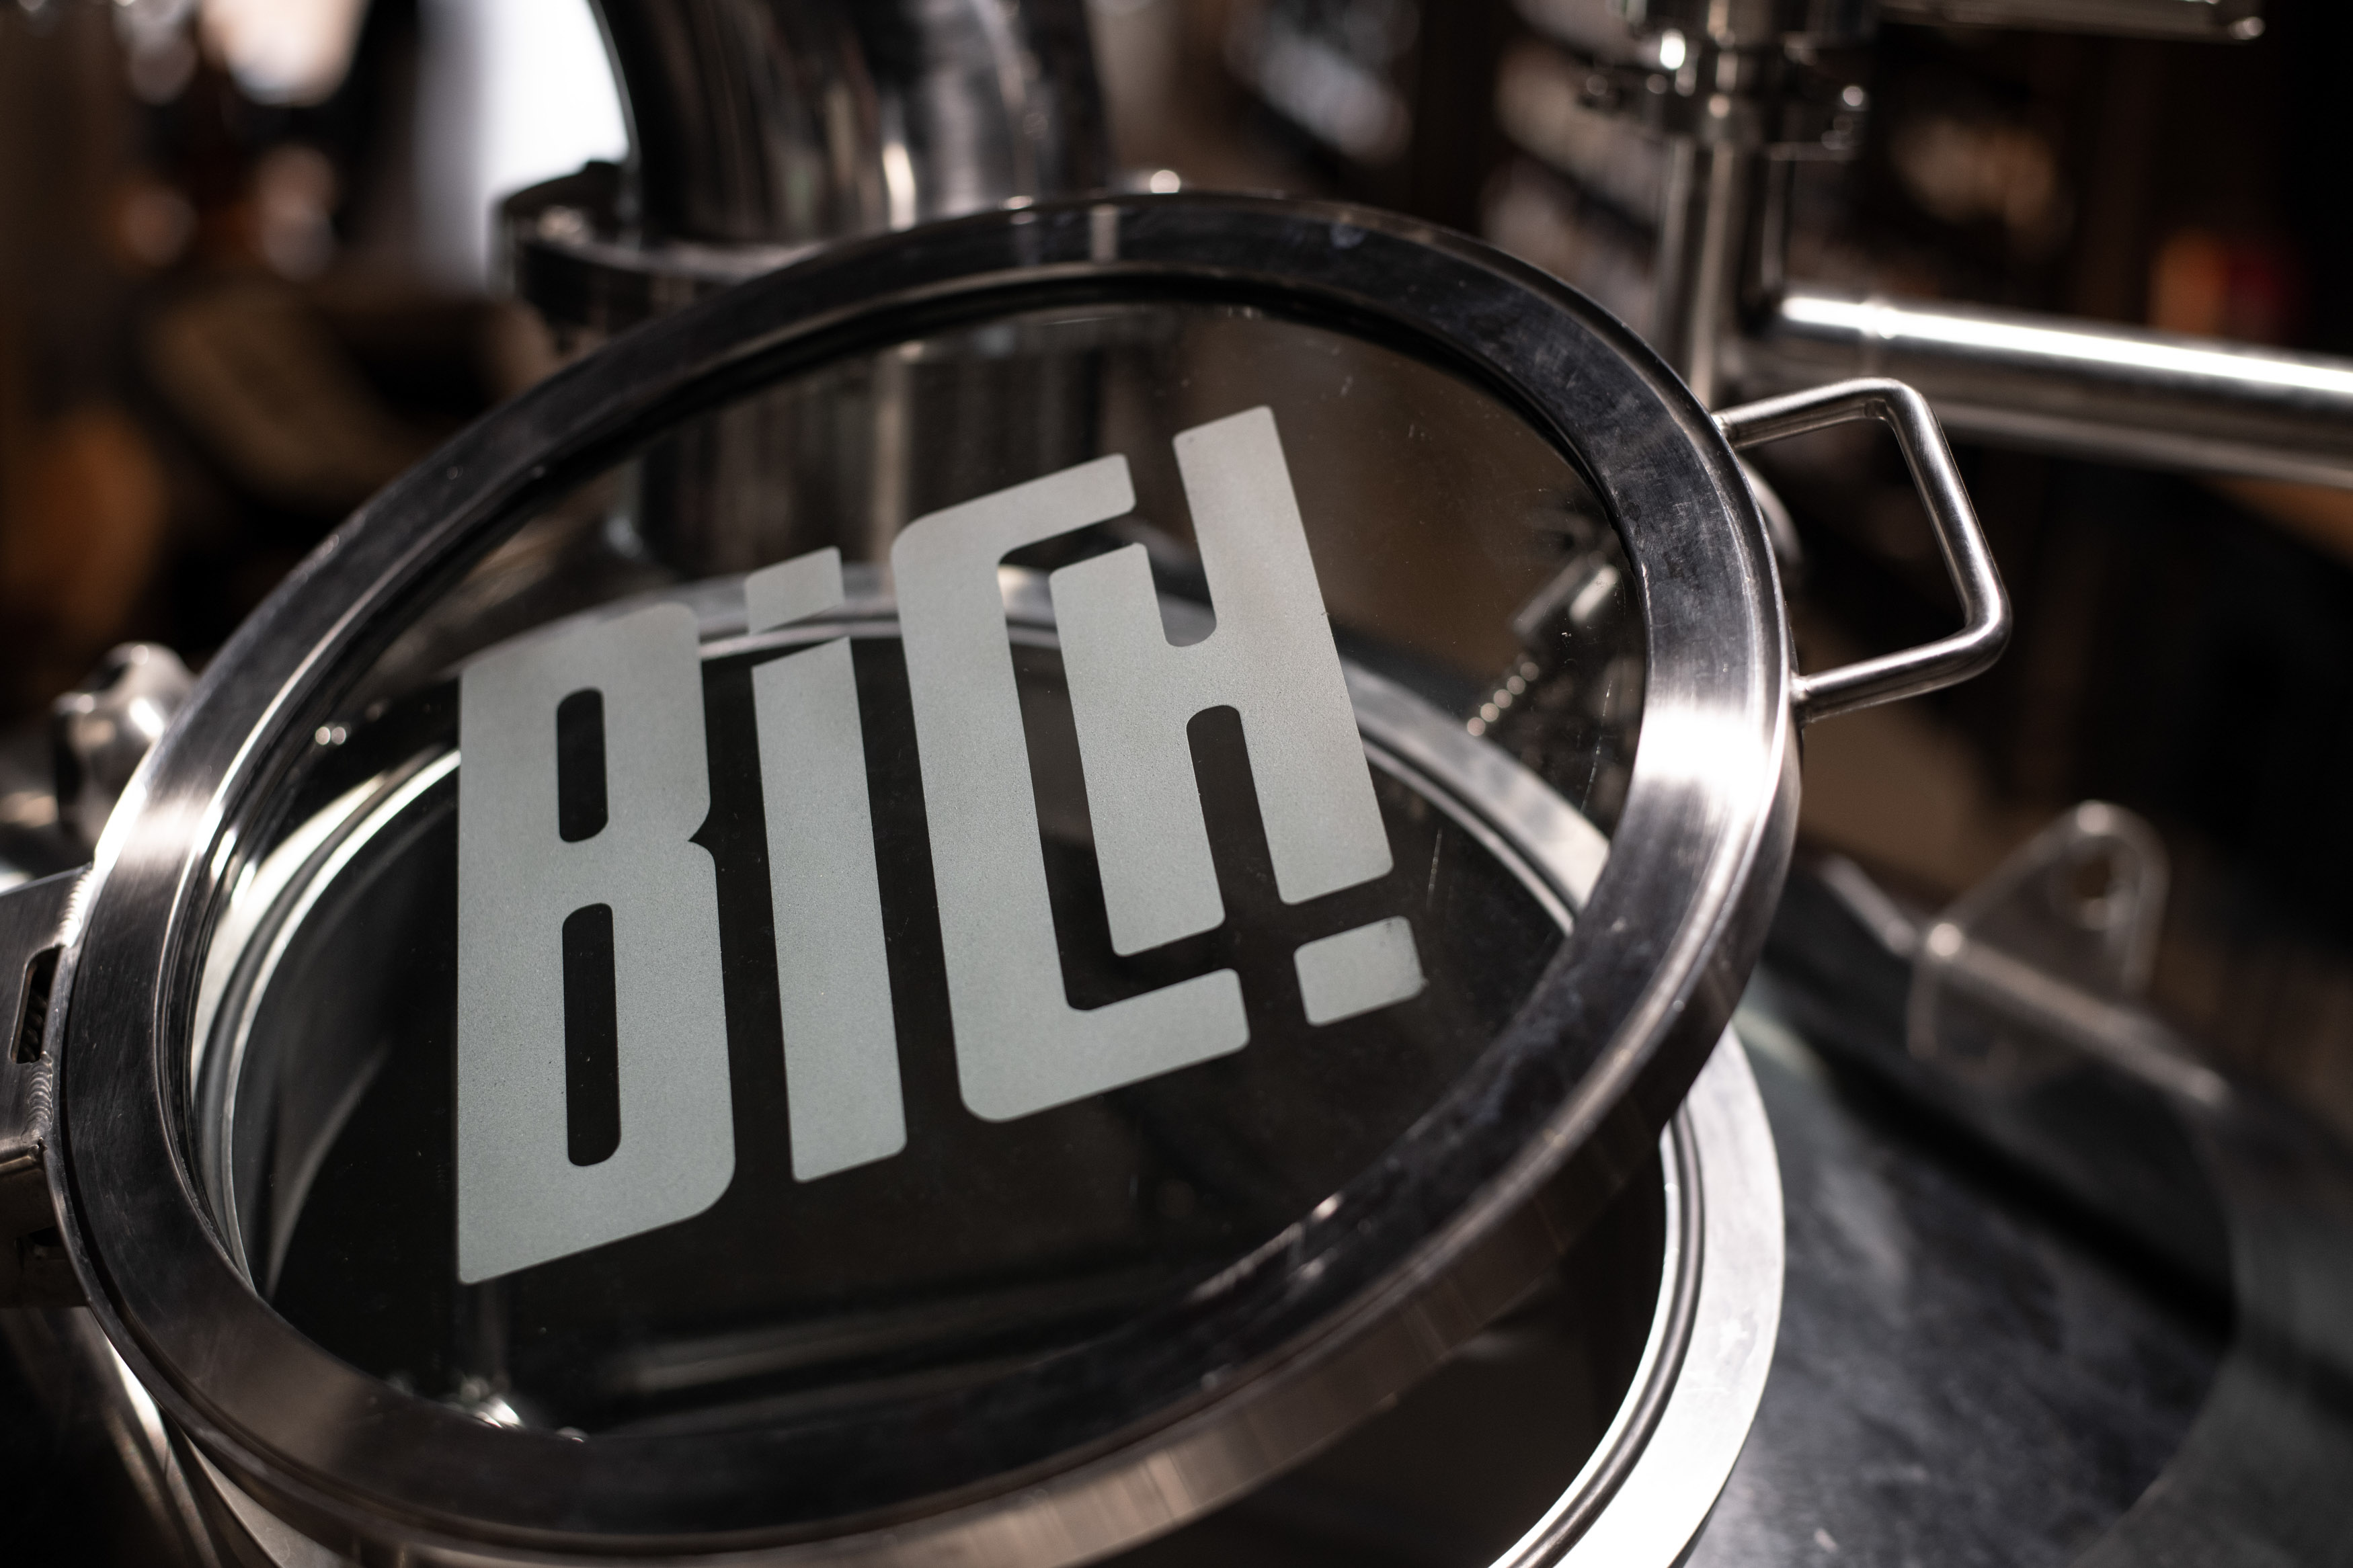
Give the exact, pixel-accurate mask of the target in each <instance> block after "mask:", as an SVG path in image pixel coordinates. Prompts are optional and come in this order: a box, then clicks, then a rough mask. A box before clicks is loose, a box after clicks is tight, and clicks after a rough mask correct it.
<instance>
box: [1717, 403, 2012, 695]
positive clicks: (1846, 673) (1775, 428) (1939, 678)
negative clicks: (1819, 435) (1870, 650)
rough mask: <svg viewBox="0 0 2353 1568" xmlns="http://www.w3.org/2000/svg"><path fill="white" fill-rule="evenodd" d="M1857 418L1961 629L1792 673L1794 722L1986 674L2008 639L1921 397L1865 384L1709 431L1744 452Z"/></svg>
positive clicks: (1731, 417)
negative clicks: (1904, 472) (1955, 608)
mask: <svg viewBox="0 0 2353 1568" xmlns="http://www.w3.org/2000/svg"><path fill="white" fill-rule="evenodd" d="M1858 419H1875V420H1877V421H1878V422H1879V423H1881V424H1883V425H1884V426H1887V427H1888V429H1889V430H1891V431H1893V432H1894V436H1895V444H1896V446H1897V447H1900V448H1902V450H1903V453H1904V462H1905V467H1907V468H1910V469H1911V470H1912V482H1913V484H1914V485H1915V486H1916V487H1917V488H1918V489H1919V491H1920V500H1921V504H1922V505H1923V506H1925V507H1926V508H1927V511H1928V521H1929V523H1930V525H1931V526H1932V527H1934V528H1935V530H1936V546H1937V548H1938V549H1939V550H1941V551H1942V552H1944V556H1945V566H1946V569H1947V571H1949V572H1950V573H1951V574H1952V577H1953V590H1954V592H1956V593H1957V594H1958V595H1960V599H1961V617H1962V622H1963V625H1962V626H1961V629H1960V630H1959V631H1957V632H1956V633H1954V634H1953V635H1952V636H1950V637H1940V638H1938V639H1937V640H1936V641H1935V642H1932V643H1927V644H1925V645H1923V646H1922V647H1914V648H1905V650H1904V651H1902V652H1901V653H1891V654H1885V655H1883V656H1881V657H1880V658H1866V659H1863V660H1862V661H1860V662H1859V663H1855V664H1850V665H1844V666H1841V668H1837V669H1830V670H1824V671H1823V672H1822V673H1820V674H1819V675H1799V677H1797V679H1796V681H1795V683H1794V684H1793V685H1792V687H1791V689H1790V693H1789V703H1790V707H1791V708H1792V709H1793V710H1795V711H1796V713H1797V716H1798V721H1799V723H1801V724H1809V723H1811V722H1813V721H1815V720H1817V719H1828V718H1831V716H1833V715H1835V714H1839V713H1851V712H1852V711H1854V710H1856V709H1858V708H1869V707H1872V706H1873V705H1874V704H1876V703H1881V702H1894V701H1895V700H1898V699H1901V698H1905V697H1917V696H1919V695H1921V694H1922V693H1923V692H1927V691H1935V690H1936V689H1939V688H1941V687H1947V686H1951V685H1954V684H1956V683H1957V682H1959V681H1963V680H1967V679H1969V678H1970V677H1971V676H1973V675H1979V674H1982V673H1984V671H1985V670H1986V669H1987V668H1989V667H1990V666H1991V665H1992V663H1993V661H1994V660H1995V659H1997V658H2000V657H2001V650H2002V648H2003V647H2005V646H2006V645H2007V644H2008V643H2009V641H2010V595H2008V594H2007V593H2005V592H2004V591H2003V589H2002V585H2001V574H2000V573H1998V572H1996V571H1995V570H1994V564H1993V550H1992V547H1991V546H1989V545H1988V544H1987V543H1986V537H1985V530H1984V529H1982V528H1980V527H1979V526H1978V514H1977V509H1976V508H1974V507H1972V506H1971V505H1970V504H1969V492H1968V487H1967V486H1965V485H1963V484H1962V483H1961V474H1960V469H1959V468H1957V467H1956V466H1955V465H1954V463H1953V449H1952V448H1951V447H1948V446H1947V445H1946V444H1945V433H1944V431H1943V430H1941V429H1940V428H1938V427H1937V425H1936V415H1935V414H1933V413H1931V412H1930V411H1929V408H1928V400H1927V399H1926V398H1925V397H1923V396H1921V395H1919V394H1918V393H1916V392H1915V391H1913V390H1912V388H1910V387H1908V386H1906V385H1905V384H1903V383H1902V382H1900V381H1889V380H1887V379H1885V378H1884V377H1877V376H1873V377H1865V378H1862V379H1860V380H1856V381H1841V382H1838V383H1836V384H1832V385H1830V386H1821V387H1816V388H1814V389H1813V390H1811V391H1810V392H1795V393H1791V394H1789V395H1788V396H1786V397H1769V398H1767V399H1766V400H1765V401H1763V402H1761V403H1748V404H1743V405H1741V406H1740V407H1738V408H1728V409H1726V410H1725V411H1724V412H1723V413H1721V414H1719V415H1717V416H1715V423H1716V425H1717V426H1718V428H1720V429H1722V430H1723V432H1724V435H1725V439H1726V440H1728V441H1730V442H1731V443H1732V445H1733V447H1734V449H1735V450H1744V449H1746V448H1747V447H1761V446H1763V445H1765V444H1766V443H1767V442H1768V441H1779V440H1783V439H1785V438H1787V437H1791V436H1802V435H1805V434H1807V433H1808V432H1810V431H1814V430H1824V429H1828V428H1829V427H1830V426H1833V425H1845V424H1849V423H1852V422H1853V421H1855V420H1858Z"/></svg>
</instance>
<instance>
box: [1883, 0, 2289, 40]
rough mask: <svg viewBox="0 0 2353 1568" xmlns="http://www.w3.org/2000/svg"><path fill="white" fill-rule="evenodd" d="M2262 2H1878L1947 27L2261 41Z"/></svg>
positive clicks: (1893, 13)
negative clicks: (2028, 29)
mask: <svg viewBox="0 0 2353 1568" xmlns="http://www.w3.org/2000/svg"><path fill="white" fill-rule="evenodd" d="M2262 10H2263V0H1880V5H1879V14H1880V16H1881V17H1883V19H1885V20H1887V21H1891V22H1922V23H1927V24H1930V25H1932V26H1947V27H2036V28H2044V29H2048V30H2051V31H2053V32H2067V33H2115V34H2121V35H2123V36H2124V37H2133V38H2211V39H2217V40H2231V41H2236V40H2240V39H2243V38H2253V37H2261V36H2262V35H2263V16H2262V15H2261V12H2262Z"/></svg>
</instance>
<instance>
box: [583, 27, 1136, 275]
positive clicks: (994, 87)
mask: <svg viewBox="0 0 2353 1568" xmlns="http://www.w3.org/2000/svg"><path fill="white" fill-rule="evenodd" d="M596 10H597V14H598V16H599V19H600V20H601V22H602V24H603V26H604V28H605V37H606V40H607V45H608V47H610V49H611V52H612V56H613V63H614V68H615V70H616V72H617V75H618V77H619V79H620V83H621V89H622V97H623V100H624V102H625V104H626V107H627V110H628V120H629V137H630V161H629V167H628V170H627V171H626V172H625V177H624V180H623V190H622V196H621V201H620V212H619V215H618V216H620V218H621V219H622V221H623V222H624V223H627V224H629V225H631V226H634V227H635V228H636V229H637V231H638V236H639V237H641V238H642V239H644V240H648V241H653V242H661V241H673V240H683V241H690V242H699V243H701V244H704V245H712V244H716V245H795V244H803V243H807V242H810V241H816V240H824V239H834V238H840V237H846V236H849V235H854V234H861V233H871V232H874V231H877V230H881V229H890V228H906V227H910V226H913V225H914V224H916V223H919V222H922V221H923V220H925V219H927V218H934V217H947V216H955V215H958V214H961V213H967V212H976V211H979V210H981V209H982V208H985V207H991V206H995V205H998V204H999V203H1001V202H1003V201H1005V200H1006V199H1008V197H1015V196H1040V195H1052V194H1055V193H1059V192H1064V191H1073V190H1086V189H1091V188H1093V187H1096V186H1099V185H1101V184H1104V183H1105V181H1106V179H1107V177H1108V174H1109V170H1110V157H1109V149H1108V144H1107V142H1106V139H1105V134H1104V129H1103V106H1102V101H1101V98H1100V95H1099V92H1098V89H1097V87H1096V81H1095V75H1094V66H1093V59H1092V53H1091V52H1090V45H1089V42H1088V35H1087V23H1086V14H1085V8H1084V4H1083V0H855V3H853V0H596Z"/></svg>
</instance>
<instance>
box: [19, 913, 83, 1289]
mask: <svg viewBox="0 0 2353 1568" xmlns="http://www.w3.org/2000/svg"><path fill="white" fill-rule="evenodd" d="M82 876H83V872H82V871H80V870H75V871H68V872H64V873H62V874H60V875H58V876H55V877H48V878H45V879H42V880H40V881H37V882H31V883H27V884H26V885H25V886H23V887H20V888H17V889H13V890H12V891H10V892H7V893H5V894H0V1025H4V1026H5V1028H6V1030H7V1034H6V1036H5V1047H0V1307H70V1306H75V1305H78V1304H79V1303H80V1301H81V1300H82V1290H81V1284H80V1281H79V1279H76V1278H75V1276H74V1271H73V1261H72V1259H71V1258H69V1256H68V1255H67V1252H66V1247H65V1238H64V1237H63V1235H62V1234H61V1233H60V1231H59V1229H58V1206H57V1201H56V1198H55V1197H54V1195H53V1194H52V1189H51V1184H52V1182H53V1181H54V1180H55V1179H56V1177H57V1174H58V1173H57V1172H56V1170H55V1168H54V1159H55V1151H56V1147H57V1142H56V1137H55V1128H56V1115H57V1082H58V1043H59V1041H60V1040H61V1039H62V1038H63V1036H64V1030H63V1028H62V1027H61V1025H62V1023H63V1020H62V1019H61V1018H60V1017H59V1016H58V1008H57V1007H56V1006H55V1005H54V1003H55V1002H56V1000H57V999H58V989H57V981H58V969H59V966H60V963H61V961H62V959H63V957H64V955H65V944H66V936H67V931H66V925H67V919H68V916H69V912H70V910H71V909H72V905H73V898H74V894H75V892H76V891H77V890H78V889H79V888H80V886H81V879H82Z"/></svg>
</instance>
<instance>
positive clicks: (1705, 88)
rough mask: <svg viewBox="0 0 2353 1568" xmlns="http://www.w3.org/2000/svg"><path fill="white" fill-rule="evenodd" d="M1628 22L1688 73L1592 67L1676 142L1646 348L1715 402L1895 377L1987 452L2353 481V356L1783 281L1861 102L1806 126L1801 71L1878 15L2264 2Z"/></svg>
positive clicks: (2130, 33)
mask: <svg viewBox="0 0 2353 1568" xmlns="http://www.w3.org/2000/svg"><path fill="white" fill-rule="evenodd" d="M1632 15H1633V16H1634V18H1635V20H1634V23H1633V26H1634V29H1635V31H1636V33H1638V34H1639V35H1640V36H1641V37H1643V38H1648V39H1653V40H1655V39H1657V38H1659V37H1662V36H1663V35H1664V34H1665V33H1666V32H1667V31H1668V30H1671V29H1672V30H1673V31H1674V32H1675V33H1676V36H1677V38H1678V46H1677V58H1678V59H1679V60H1680V61H1681V68H1680V69H1676V70H1667V69H1663V68H1643V67H1637V68H1634V72H1635V74H1636V75H1639V76H1641V78H1642V79H1643V80H1644V82H1645V84H1646V86H1647V90H1641V91H1634V90H1630V89H1629V88H1628V86H1627V84H1626V83H1625V82H1624V81H1623V80H1620V78H1622V77H1623V76H1625V74H1626V71H1625V69H1624V68H1620V69H1619V70H1618V71H1617V72H1616V73H1615V74H1612V73H1611V72H1610V71H1609V70H1607V69H1603V70H1597V71H1596V73H1595V75H1594V77H1593V80H1592V84H1591V85H1589V86H1588V107H1591V108H1595V109H1600V110H1612V111H1616V112H1620V113H1624V114H1629V115H1632V116H1634V117H1636V118H1638V119H1647V120H1649V121H1655V122H1657V123H1659V124H1660V125H1662V126H1663V127H1667V128H1670V129H1671V130H1672V134H1671V135H1670V137H1669V142H1668V151H1669V154H1670V155H1669V157H1668V160H1667V169H1668V176H1667V182H1666V189H1665V191H1664V192H1663V194H1662V204H1661V221H1660V230H1659V265H1658V271H1657V284H1656V288H1655V289H1654V292H1653V297H1652V329H1651V341H1652V342H1654V343H1655V344H1656V345H1657V346H1658V348H1659V351H1660V353H1662V354H1664V355H1665V356H1666V358H1667V361H1668V363H1671V364H1672V365H1673V366H1674V367H1675V368H1676V370H1677V371H1679V372H1681V373H1682V374H1683V377H1684V379H1685V380H1686V381H1688V382H1689V383H1690V384H1691V385H1692V388H1693V390H1694V392H1696V393H1697V394H1698V395H1699V396H1700V399H1701V401H1703V402H1704V403H1707V404H1710V405H1715V404H1717V403H1718V402H1721V401H1725V400H1728V399H1730V398H1733V397H1755V396H1758V395H1767V394H1773V393H1779V392H1787V391H1790V390H1793V389H1796V388H1799V387H1805V386H1811V385H1817V384H1820V383H1822V382H1824V381H1831V380H1839V379H1843V378H1846V377H1850V376H1857V375H1890V376H1894V377H1897V378H1899V379H1901V380H1903V381H1905V382H1906V383H1908V384H1911V385H1913V386H1915V387H1917V388H1918V389H1919V390H1920V391H1921V392H1923V393H1925V394H1926V395H1927V397H1928V400H1929V402H1930V403H1931V404H1932V405H1934V406H1935V408H1936V414H1937V416H1938V417H1939V418H1941V419H1942V420H1943V421H1944V422H1945V424H1946V426H1947V427H1948V428H1949V429H1951V430H1953V431H1954V432H1956V433H1957V434H1958V435H1961V436H1965V437H1970V438H1973V439H1977V440H1983V441H1989V442H1992V443H1995V444H1997V445H2002V446H2015V447H2029V448H2033V449H2039V450H2044V451H2052V452H2060V453H2065V454H2069V455H2073V456H2076V457H2084V458H2096V459H2100V460H2104V461H2108V462H2119V463H2126V464H2132V465H2137V466H2143V467H2148V468H2172V469H2180V470H2186V471H2189V472H2195V473H2212V474H2234V475H2242V476H2245V477H2249V478H2254V479H2279V480H2286V481H2290V482H2296V483H2306V484H2320V485H2332V486H2338V487H2344V488H2353V360H2347V359H2341V358H2335V357H2330V356H2327V355H2318V354H2296V353H2283V352H2281V351H2278V350H2274V349H2266V348H2260V347H2257V346H2254V345H2253V344H2247V343H2236V342H2222V341H2214V340H2206V339H2198V338H2189V337H2183V336H2179V335H2177V334H2172V333H2165V332H2155V331H2136V330H2133V329H2129V328H2121V327H2113V326H2107V325H2103V324H2095V323H2093V322H2088V321H2076V320H2073V319H2071V318H2068V317H2063V316H2052V315H2044V314H2040V313H2036V312H2032V311H2023V310H1995V309H1991V308H1988V307H1983V306H1976V305H1953V304H1947V303H1944V302H1941V301H1938V302H1928V301H1920V300H1893V299H1885V298H1881V297H1876V296H1873V297H1863V296H1858V295H1855V294H1852V293H1847V292H1841V291H1838V290H1834V289H1823V288H1820V287H1818V286H1813V285H1809V284H1805V283H1799V282H1793V281H1791V280H1790V279H1789V278H1788V265H1787V260H1788V258H1787V248H1788V174H1789V172H1790V166H1791V161H1792V160H1797V159H1807V158H1822V157H1837V156H1844V155H1846V154H1847V153H1851V152H1852V149H1853V146H1854V144H1855V141H1856V130H1855V126H1854V125H1853V124H1852V123H1850V122H1849V121H1852V119H1853V117H1854V115H1859V114H1860V113H1861V112H1862V105H1863V100H1862V96H1861V94H1860V91H1859V89H1857V90H1856V92H1855V95H1854V97H1853V99H1852V110H1853V112H1852V114H1850V115H1848V116H1847V117H1846V119H1845V120H1841V119H1839V118H1838V117H1836V116H1832V117H1831V118H1830V119H1829V120H1827V121H1825V120H1824V119H1823V117H1822V116H1821V115H1820V114H1814V115H1811V116H1809V115H1808V114H1807V113H1806V112H1804V111H1805V110H1807V109H1808V108H1809V105H1808V104H1807V103H1806V101H1805V100H1804V93H1803V91H1802V90H1801V82H1800V77H1801V76H1802V73H1800V72H1799V71H1797V70H1795V69H1794V68H1793V67H1792V64H1791V61H1792V59H1793V58H1798V57H1801V56H1802V57H1806V58H1811V56H1812V54H1813V53H1814V52H1815V51H1817V50H1818V49H1819V48H1820V47H1821V46H1825V45H1829V46H1841V47H1856V46H1861V45H1864V44H1867V43H1868V42H1869V39H1870V37H1871V34H1872V32H1873V27H1874V26H1875V25H1876V23H1877V22H1878V21H1879V20H1880V19H1883V18H1884V19H1888V20H1894V21H1903V22H1916V23H1927V24H1933V25H1938V26H2005V27H2030V28H2042V29H2047V30H2052V31H2063V32H2086V33H2105V34H2112V35H2118V36H2127V37H2147V38H2172V39H2186V40H2199V39H2203V40H2209V41H2213V42H2222V43H2228V42H2242V41H2245V40H2247V39H2251V38H2254V37H2261V36H2262V33H2263V18H2262V16H2261V7H2260V3H2259V0H1876V3H1875V4H1871V3H1866V0H1750V3H1744V4H1732V5H1721V4H1719V5H1706V4H1704V3H1703V0H1648V3H1647V4H1646V5H1642V6H1641V7H1640V8H1638V9H1637V10H1636V11H1635V12H1633V13H1632ZM1630 41H1631V39H1630ZM1565 47H1567V46H1565ZM1653 52H1654V53H1655V49H1653ZM1662 104H1666V105H1668V106H1669V107H1668V108H1664V109H1662V107H1661V105H1662ZM1674 105H1682V106H1683V107H1682V108H1681V110H1676V109H1675V108H1674V107H1673V106H1674Z"/></svg>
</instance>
